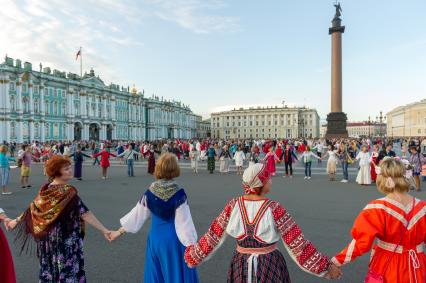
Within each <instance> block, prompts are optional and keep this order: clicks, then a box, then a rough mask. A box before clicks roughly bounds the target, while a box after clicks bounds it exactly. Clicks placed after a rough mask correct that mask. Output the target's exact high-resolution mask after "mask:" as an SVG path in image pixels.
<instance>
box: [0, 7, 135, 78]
mask: <svg viewBox="0 0 426 283" xmlns="http://www.w3.org/2000/svg"><path fill="white" fill-rule="evenodd" d="M127 4H129V5H131V1H129V3H127ZM0 6H1V7H2V9H0V25H1V26H2V27H4V28H2V30H1V32H0V52H4V53H7V54H8V55H9V56H11V57H15V58H20V59H22V60H24V61H30V62H32V63H33V64H34V65H38V62H40V61H42V62H43V65H44V66H49V67H51V68H58V69H64V70H66V71H67V72H68V71H73V70H74V72H78V70H79V64H78V63H77V62H75V54H76V52H77V50H78V49H79V48H80V46H83V54H84V65H85V66H86V67H87V69H88V68H90V67H93V68H95V69H96V70H100V71H101V72H102V76H104V77H105V78H106V79H107V80H109V81H115V80H118V79H120V78H118V77H117V76H116V73H117V72H114V68H113V67H112V66H111V61H110V59H109V58H108V57H107V54H108V53H111V52H113V51H114V50H119V49H121V48H123V47H129V46H141V45H143V43H142V42H140V41H138V40H135V39H134V38H132V29H131V28H129V27H131V26H132V25H131V24H130V23H134V22H136V21H138V17H137V15H138V12H137V9H138V8H137V7H134V8H133V9H129V8H128V7H129V6H126V3H125V2H123V1H121V2H120V1H112V0H111V1H110V0H96V1H92V0H90V1H83V0H77V1H72V2H71V1H62V0H50V1H44V0H20V1H16V0H0ZM115 19H116V20H115ZM118 19H119V20H118ZM111 21H113V23H114V24H112V23H110V22H111ZM123 30H126V33H123V32H122V31H123ZM4 53H3V54H4ZM121 79H123V78H121Z"/></svg>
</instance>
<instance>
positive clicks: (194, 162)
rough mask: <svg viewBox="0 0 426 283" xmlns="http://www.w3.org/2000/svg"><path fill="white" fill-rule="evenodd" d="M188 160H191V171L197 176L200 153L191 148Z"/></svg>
mask: <svg viewBox="0 0 426 283" xmlns="http://www.w3.org/2000/svg"><path fill="white" fill-rule="evenodd" d="M189 159H190V160H191V168H192V170H194V173H197V174H198V161H199V160H200V153H199V152H198V151H197V149H196V148H195V146H193V147H192V148H191V151H190V152H189Z"/></svg>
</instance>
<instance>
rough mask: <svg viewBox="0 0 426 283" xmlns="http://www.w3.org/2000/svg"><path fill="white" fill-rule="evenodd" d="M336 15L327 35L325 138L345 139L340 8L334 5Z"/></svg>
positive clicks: (346, 134) (343, 28) (342, 29)
mask: <svg viewBox="0 0 426 283" xmlns="http://www.w3.org/2000/svg"><path fill="white" fill-rule="evenodd" d="M334 7H336V14H335V15H334V18H333V21H332V26H331V28H329V30H328V33H329V34H331V112H330V113H329V114H328V115H327V133H326V137H327V138H339V137H347V136H348V131H347V130H346V120H347V117H346V114H345V113H343V111H342V34H343V33H344V32H345V26H342V25H341V23H342V19H340V16H341V15H342V14H341V11H342V8H341V7H340V3H338V4H335V5H334Z"/></svg>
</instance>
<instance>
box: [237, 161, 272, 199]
mask: <svg viewBox="0 0 426 283" xmlns="http://www.w3.org/2000/svg"><path fill="white" fill-rule="evenodd" d="M270 178H271V174H270V172H269V171H268V170H267V169H266V165H265V164H263V163H256V164H254V165H252V166H249V167H248V168H247V169H246V170H245V171H244V174H243V188H244V193H245V194H246V195H249V194H258V193H259V191H258V189H259V188H262V187H263V186H264V185H265V184H266V183H267V182H268V180H269V179H270Z"/></svg>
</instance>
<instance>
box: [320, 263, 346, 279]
mask: <svg viewBox="0 0 426 283" xmlns="http://www.w3.org/2000/svg"><path fill="white" fill-rule="evenodd" d="M342 275H343V273H342V270H341V268H340V267H338V266H336V265H335V264H333V263H332V264H330V267H329V268H328V272H327V274H326V275H325V276H324V278H326V279H340V278H341V277H342Z"/></svg>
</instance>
